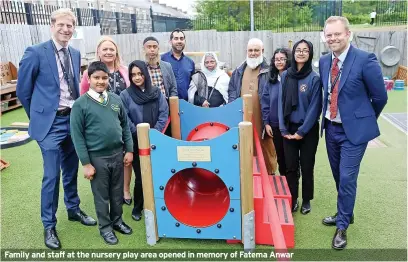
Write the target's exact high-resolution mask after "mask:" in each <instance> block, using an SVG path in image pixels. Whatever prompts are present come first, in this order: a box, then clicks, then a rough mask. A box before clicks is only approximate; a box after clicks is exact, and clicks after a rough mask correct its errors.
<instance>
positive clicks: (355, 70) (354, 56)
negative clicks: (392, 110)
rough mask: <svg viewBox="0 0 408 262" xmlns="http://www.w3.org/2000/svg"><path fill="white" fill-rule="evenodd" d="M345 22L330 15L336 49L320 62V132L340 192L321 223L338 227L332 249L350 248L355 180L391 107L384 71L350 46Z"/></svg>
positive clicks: (327, 31)
mask: <svg viewBox="0 0 408 262" xmlns="http://www.w3.org/2000/svg"><path fill="white" fill-rule="evenodd" d="M350 34H351V32H350V30H349V22H348V20H347V18H344V17H339V16H332V17H329V18H328V19H327V21H326V24H325V28H324V35H325V38H326V42H327V44H328V46H329V48H330V50H331V51H332V52H331V53H329V54H327V55H325V56H323V57H321V58H320V61H319V71H320V79H321V81H322V85H323V88H324V100H323V116H322V131H323V129H326V132H325V138H326V147H327V154H328V157H329V162H330V166H331V170H332V173H333V177H334V180H335V182H336V188H337V193H338V195H337V213H336V214H335V215H334V216H328V217H326V218H324V219H323V224H325V225H327V226H336V227H337V229H336V232H335V234H334V237H333V240H332V247H333V248H334V249H344V248H345V247H346V245H347V231H346V230H347V228H348V226H349V224H352V223H354V215H353V209H354V204H355V200H356V190H357V177H358V173H359V169H360V163H361V160H362V159H363V156H364V153H365V150H366V148H367V144H368V142H369V141H370V140H372V139H374V138H376V137H377V136H379V135H380V131H379V128H378V124H377V118H378V117H379V115H380V113H381V111H382V110H383V108H384V106H385V105H386V103H387V92H386V90H385V87H384V81H383V76H382V72H381V67H380V65H379V63H378V61H377V58H376V56H375V55H374V54H373V53H367V52H365V51H362V50H360V49H357V48H355V47H353V46H351V45H350V43H349V38H350Z"/></svg>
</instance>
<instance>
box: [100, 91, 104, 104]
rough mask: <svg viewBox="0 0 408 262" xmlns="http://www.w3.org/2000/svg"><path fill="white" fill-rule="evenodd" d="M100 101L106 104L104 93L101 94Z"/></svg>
mask: <svg viewBox="0 0 408 262" xmlns="http://www.w3.org/2000/svg"><path fill="white" fill-rule="evenodd" d="M99 102H101V104H105V97H104V96H103V94H102V93H100V94H99Z"/></svg>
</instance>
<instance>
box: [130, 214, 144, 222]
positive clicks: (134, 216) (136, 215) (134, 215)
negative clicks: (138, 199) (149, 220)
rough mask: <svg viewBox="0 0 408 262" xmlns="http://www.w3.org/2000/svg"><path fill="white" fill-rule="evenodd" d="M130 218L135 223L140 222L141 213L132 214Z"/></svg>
mask: <svg viewBox="0 0 408 262" xmlns="http://www.w3.org/2000/svg"><path fill="white" fill-rule="evenodd" d="M132 218H133V220H135V221H140V220H141V219H142V212H132Z"/></svg>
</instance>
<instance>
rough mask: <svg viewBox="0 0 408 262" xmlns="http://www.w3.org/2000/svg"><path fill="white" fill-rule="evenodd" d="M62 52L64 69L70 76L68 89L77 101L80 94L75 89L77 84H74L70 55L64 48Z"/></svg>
mask: <svg viewBox="0 0 408 262" xmlns="http://www.w3.org/2000/svg"><path fill="white" fill-rule="evenodd" d="M61 51H62V52H63V53H64V61H63V62H64V68H65V71H66V73H67V75H68V89H69V93H70V94H71V97H72V98H73V99H74V100H75V99H77V98H78V93H77V91H76V89H75V84H74V77H73V74H72V71H71V62H70V59H69V53H68V50H67V49H66V48H65V47H63V48H61Z"/></svg>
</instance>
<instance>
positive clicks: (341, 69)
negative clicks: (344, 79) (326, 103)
mask: <svg viewBox="0 0 408 262" xmlns="http://www.w3.org/2000/svg"><path fill="white" fill-rule="evenodd" d="M332 65H333V61H332V62H331V63H330V69H329V74H330V90H329V94H331V92H332V90H333V87H334V86H336V83H337V81H338V80H339V78H340V75H341V71H343V65H344V63H342V64H341V67H340V70H339V72H337V75H336V77H335V78H334V81H332V77H331V67H332Z"/></svg>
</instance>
